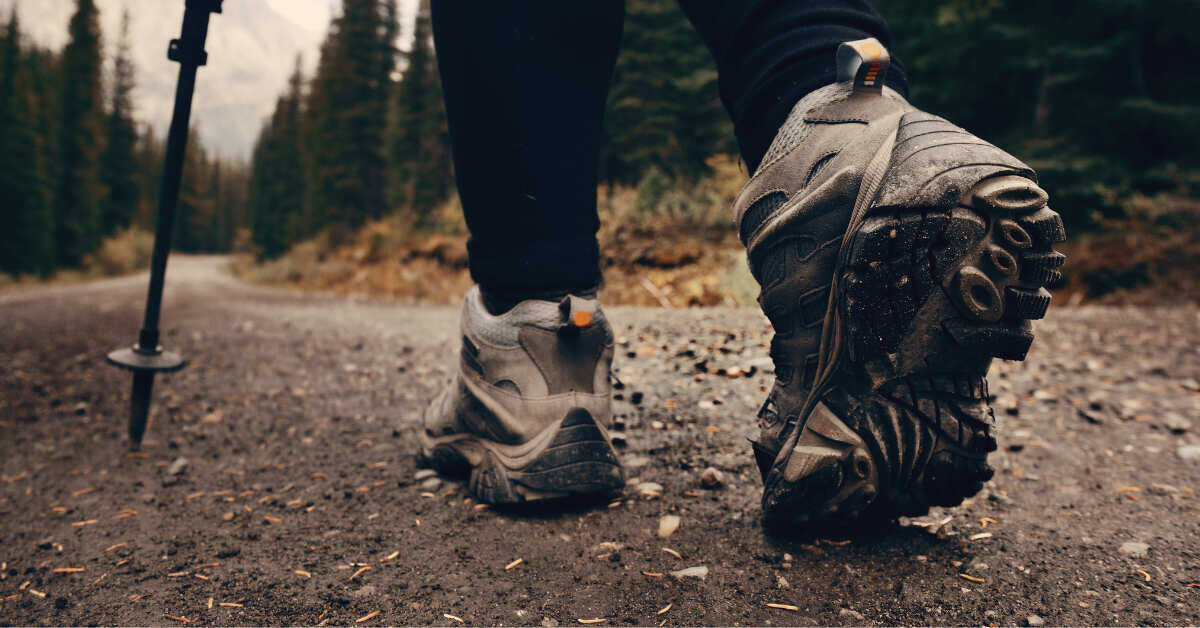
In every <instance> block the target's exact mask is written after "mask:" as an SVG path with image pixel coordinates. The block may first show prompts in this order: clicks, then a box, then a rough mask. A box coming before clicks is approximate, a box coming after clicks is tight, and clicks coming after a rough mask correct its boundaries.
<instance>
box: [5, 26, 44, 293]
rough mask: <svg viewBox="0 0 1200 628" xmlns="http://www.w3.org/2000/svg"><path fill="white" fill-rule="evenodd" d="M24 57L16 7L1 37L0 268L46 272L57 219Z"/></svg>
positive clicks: (9, 270) (11, 271) (21, 271)
mask: <svg viewBox="0 0 1200 628" xmlns="http://www.w3.org/2000/svg"><path fill="white" fill-rule="evenodd" d="M23 61H24V59H23V58H22V54H21V44H20V24H19V21H18V19H17V11H16V8H15V7H14V8H13V11H12V14H11V17H10V18H9V21H8V26H7V28H6V29H5V32H4V36H3V39H2V40H0V199H4V210H3V211H0V270H2V271H4V272H8V273H44V272H47V271H49V270H50V269H51V268H52V267H53V266H54V251H53V247H52V242H51V236H52V229H53V224H54V223H53V217H52V212H51V207H50V197H49V189H48V187H47V183H46V177H45V171H44V165H43V164H44V161H43V159H42V155H41V142H40V138H39V137H38V134H37V129H36V128H35V127H34V126H33V120H34V116H33V102H32V99H31V96H32V94H31V93H30V89H29V85H28V82H27V81H25V80H23V79H24V77H22V76H21V75H20V74H21V70H22V66H23Z"/></svg>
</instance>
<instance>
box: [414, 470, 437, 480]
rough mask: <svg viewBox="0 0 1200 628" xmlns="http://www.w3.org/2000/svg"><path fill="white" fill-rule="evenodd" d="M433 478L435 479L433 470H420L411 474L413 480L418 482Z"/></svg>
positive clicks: (435, 474)
mask: <svg viewBox="0 0 1200 628" xmlns="http://www.w3.org/2000/svg"><path fill="white" fill-rule="evenodd" d="M435 477H437V471H434V470H433V469H421V470H419V471H417V472H416V473H414V474H413V479H414V480H416V481H418V482H420V481H421V480H428V479H429V478H435Z"/></svg>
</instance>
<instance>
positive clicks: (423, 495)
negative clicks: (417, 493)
mask: <svg viewBox="0 0 1200 628" xmlns="http://www.w3.org/2000/svg"><path fill="white" fill-rule="evenodd" d="M421 497H428V498H436V497H437V495H434V494H433V493H430V492H428V491H426V492H424V493H421Z"/></svg>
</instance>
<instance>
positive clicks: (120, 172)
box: [100, 10, 141, 236]
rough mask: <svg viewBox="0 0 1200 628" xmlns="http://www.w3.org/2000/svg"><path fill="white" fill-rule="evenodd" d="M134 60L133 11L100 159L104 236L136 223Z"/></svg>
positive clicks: (120, 50) (124, 29)
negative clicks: (131, 47)
mask: <svg viewBox="0 0 1200 628" xmlns="http://www.w3.org/2000/svg"><path fill="white" fill-rule="evenodd" d="M132 93H133V63H132V62H131V61H130V59H129V11H128V10H126V11H125V14H124V16H123V17H122V20H121V39H120V43H119V44H118V47H117V56H116V59H115V60H114V62H113V77H112V85H111V92H110V96H109V110H108V115H107V117H106V120H105V127H106V131H107V138H108V143H107V146H106V147H105V149H104V155H103V157H102V158H101V160H100V182H101V183H102V184H103V186H104V188H105V190H106V194H105V195H104V197H103V198H102V199H101V200H100V235H101V236H108V235H112V234H113V233H115V232H116V231H117V230H119V229H123V228H125V227H127V226H129V225H130V223H132V222H133V219H134V217H135V216H136V215H137V209H138V207H137V205H138V200H139V199H140V197H141V188H140V187H139V185H138V181H137V173H138V163H137V156H136V155H135V151H136V150H137V140H138V137H137V127H136V124H135V122H134V120H133V102H132V99H131V97H132Z"/></svg>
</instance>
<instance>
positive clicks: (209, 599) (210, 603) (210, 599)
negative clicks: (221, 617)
mask: <svg viewBox="0 0 1200 628" xmlns="http://www.w3.org/2000/svg"><path fill="white" fill-rule="evenodd" d="M212 605H213V599H212V598H211V597H210V598H208V607H209V608H212Z"/></svg>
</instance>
